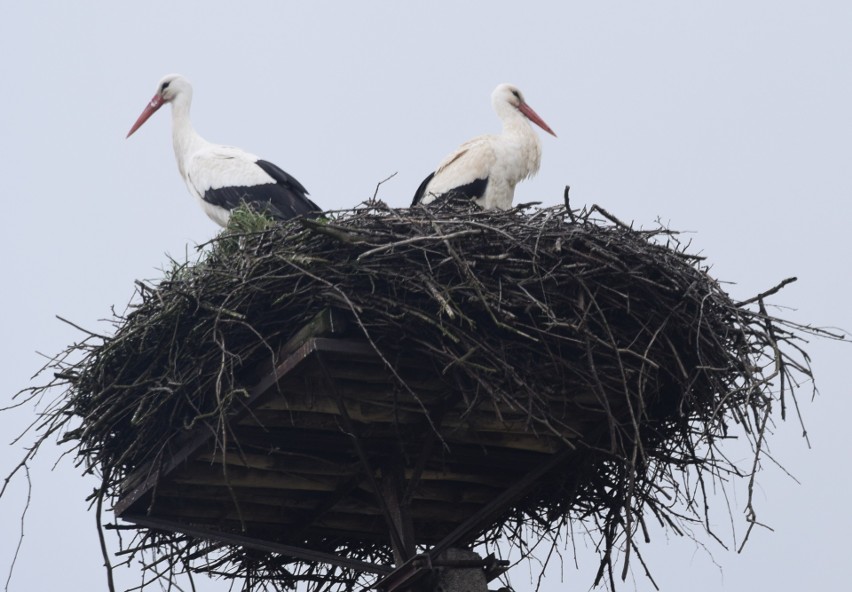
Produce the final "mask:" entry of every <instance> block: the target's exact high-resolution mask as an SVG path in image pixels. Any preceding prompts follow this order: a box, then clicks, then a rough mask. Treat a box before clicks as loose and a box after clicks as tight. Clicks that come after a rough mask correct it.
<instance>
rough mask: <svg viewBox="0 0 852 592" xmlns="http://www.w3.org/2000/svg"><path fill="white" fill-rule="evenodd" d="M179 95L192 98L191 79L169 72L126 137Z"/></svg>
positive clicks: (188, 98) (159, 83) (158, 84)
mask: <svg viewBox="0 0 852 592" xmlns="http://www.w3.org/2000/svg"><path fill="white" fill-rule="evenodd" d="M178 97H181V98H183V99H185V100H191V99H192V85H191V84H190V83H189V80H187V79H186V78H184V77H183V76H181V75H180V74H169V75H167V76H163V78H162V79H161V80H160V82H158V83H157V92H156V93H154V96H153V97H152V98H151V100H150V101H149V102H148V104H147V105H146V106H145V109H144V110H143V111H142V114H141V115H140V116H139V119H137V120H136V123H134V124H133V127H131V128H130V131H129V132H127V136H126V137H128V138H129V137H130V136H131V135H132V134H133V132H135V131H136V130H138V129H139V128H140V127H142V124H143V123H145V122H146V121H148V118H149V117H151V116H152V115H153V114H154V113H156V112H157V109H159V108H160V107H162V106H163V105H165V104H166V103H171V102H172V101H174V100H175V99H177V98H178Z"/></svg>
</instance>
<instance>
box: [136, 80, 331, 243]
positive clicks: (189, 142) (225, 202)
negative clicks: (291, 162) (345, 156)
mask: <svg viewBox="0 0 852 592" xmlns="http://www.w3.org/2000/svg"><path fill="white" fill-rule="evenodd" d="M166 103H171V104H172V143H173V144H174V148H175V157H176V158H177V165H178V170H179V171H180V175H181V177H183V180H184V181H185V182H186V186H187V188H188V189H189V192H190V193H191V194H192V195H193V196H194V197H195V198H197V199H198V201H199V203H200V204H201V207H202V209H204V211H205V212H206V213H207V215H208V216H210V218H211V219H212V220H213V221H214V222H216V223H217V224H219V225H221V226H226V225H227V224H228V219H229V218H230V216H231V210H233V209H234V208H236V207H237V206H238V205H240V203H243V202H245V203H247V204H249V205H252V206H254V207H255V208H256V209H258V210H259V211H262V212H264V213H266V214H268V215H270V216H272V217H273V218H276V219H280V220H288V219H290V218H295V217H296V216H302V215H305V214H311V213H320V212H321V210H320V208H319V207H318V206H317V205H316V204H315V203H314V202H312V201H311V200H310V199H308V197H307V196H308V192H307V191H306V190H305V188H304V187H303V186H302V184H301V183H299V182H298V181H297V180H296V179H294V178H293V177H291V176H290V175H288V174H287V173H285V172H284V171H283V170H282V169H280V168H279V167H277V166H276V165H274V164H272V163H271V162H268V161H266V160H261V159H260V158H258V157H257V156H255V155H254V154H250V153H248V152H245V151H244V150H241V149H239V148H233V147H231V146H221V145H219V144H211V143H210V142H208V141H207V140H205V139H204V138H202V137H201V136H199V135H198V133H197V132H196V131H195V129H194V128H193V127H192V122H191V121H190V120H189V108H190V105H191V104H192V85H190V84H189V81H188V80H187V79H186V78H184V77H183V76H180V75H179V74H169V75H168V76H165V77H164V78H163V79H162V80H160V82H159V83H158V84H157V92H156V94H154V97H153V98H152V99H151V101H150V102H149V103H148V105H147V106H146V107H145V110H144V111H142V114H141V115H140V116H139V119H137V120H136V123H134V124H133V127H132V128H130V131H129V132H127V137H128V138H129V137H130V136H131V134H133V132H135V131H136V130H137V129H139V128H140V127H141V126H142V124H143V123H145V122H146V121H147V120H148V118H149V117H151V115H153V114H154V113H155V112H156V111H157V109H159V108H160V107H162V106H163V105H164V104H166Z"/></svg>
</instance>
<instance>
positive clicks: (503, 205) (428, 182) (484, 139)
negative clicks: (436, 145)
mask: <svg viewBox="0 0 852 592" xmlns="http://www.w3.org/2000/svg"><path fill="white" fill-rule="evenodd" d="M491 105H492V107H494V111H496V112H497V116H498V117H499V118H500V121H502V122H503V133H500V134H494V135H486V136H477V137H476V138H473V139H472V140H469V141H467V142H465V143H464V144H462V145H461V146H459V148H458V150H456V151H455V152H453V153H452V154H450V155H449V156H448V157H446V158H445V159H444V160H443V162H441V164H439V165H438V168H437V169H436V170H435V172H434V173H432V174H431V175H429V176H428V177H426V178H425V179H424V180H423V182H422V183H421V184H420V187H418V188H417V192H416V193H415V194H414V201H413V202H412V204H411V205H416V204H418V203H420V204H428V203H430V202H432V201H434V200H435V199H439V198H441V197H443V196H446V195H449V194H454V195H460V196H465V197H468V198H470V199H472V200H474V201H475V202H476V203H477V204H478V205H479V206H480V207H482V208H484V209H486V210H490V209H495V208H498V209H502V210H507V209H509V208H511V207H512V199H513V198H514V196H515V185H517V184H518V182H520V181H523V180H524V179H526V178H527V177H531V176H533V175H535V174H536V173H537V172H538V167H539V164H540V163H541V142H540V141H539V139H538V134H536V133H535V131H534V130H533V128H532V126H531V125H530V122H531V121H532V122H533V123H535V124H536V125H538V126H539V127H540V128H541V129H543V130H544V131H546V132H547V133H549V134H551V135H552V136H554V137H555V136H556V134H555V133H554V132H553V130H552V129H550V127H548V125H547V124H546V123H544V120H542V118H541V117H539V116H538V114H537V113H536V112H535V111H533V109H532V107H530V106H529V105H527V103H526V101H525V100H524V96H523V95H522V94H521V91H520V90H518V88H517V87H516V86H513V85H511V84H501V85H499V86H498V87H497V88H495V89H494V92H493V93H492V94H491Z"/></svg>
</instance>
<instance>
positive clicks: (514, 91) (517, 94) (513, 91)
mask: <svg viewBox="0 0 852 592" xmlns="http://www.w3.org/2000/svg"><path fill="white" fill-rule="evenodd" d="M512 94H513V95H515V98H516V99H518V100H519V101H520V100H521V93H520V92H518V91H517V90H514V89H512Z"/></svg>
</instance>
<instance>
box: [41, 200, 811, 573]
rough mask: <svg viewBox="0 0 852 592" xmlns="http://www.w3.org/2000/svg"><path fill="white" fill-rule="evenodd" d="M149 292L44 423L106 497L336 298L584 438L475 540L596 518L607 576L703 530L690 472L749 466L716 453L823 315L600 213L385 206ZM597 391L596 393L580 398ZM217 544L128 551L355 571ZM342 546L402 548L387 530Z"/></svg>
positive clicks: (785, 372)
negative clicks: (663, 532)
mask: <svg viewBox="0 0 852 592" xmlns="http://www.w3.org/2000/svg"><path fill="white" fill-rule="evenodd" d="M137 286H138V288H137V291H136V295H135V297H134V300H133V302H132V304H131V306H130V307H129V309H128V311H127V312H126V313H125V314H121V315H116V316H115V318H114V319H113V323H114V329H115V331H114V334H113V335H111V336H101V335H94V334H93V335H91V336H90V337H89V338H88V339H86V340H84V341H83V342H82V343H79V344H75V345H74V346H72V347H71V348H69V351H68V352H65V354H64V355H63V356H61V357H60V358H58V359H57V360H56V362H55V368H58V369H59V372H58V373H57V379H56V380H55V381H53V383H51V385H49V386H51V387H55V386H57V385H60V386H64V387H66V389H65V390H64V391H63V394H62V396H61V397H60V398H59V399H58V400H57V402H56V403H55V404H54V405H53V406H52V407H51V409H50V410H49V412H48V413H47V414H46V416H45V417H46V418H47V419H46V420H45V421H44V423H43V424H42V431H43V433H45V434H48V433H53V432H56V431H65V432H67V433H66V435H65V439H66V440H68V441H71V442H73V445H74V449H75V451H76V453H77V454H78V455H79V458H80V459H81V462H83V463H85V466H86V467H87V468H88V470H90V471H94V472H97V473H98V474H100V475H102V476H103V477H104V483H103V487H102V488H101V490H100V492H98V494H97V496H98V497H99V498H100V500H101V501H103V500H104V499H106V500H107V501H109V500H114V499H115V496H117V495H119V493H120V491H121V486H122V482H123V480H124V479H125V478H126V477H127V475H128V474H130V473H132V472H133V471H134V470H135V469H137V468H138V467H140V466H142V465H143V464H144V463H146V462H149V461H151V460H153V458H154V457H155V456H156V455H157V454H159V453H160V451H161V450H162V446H161V443H162V442H163V441H166V440H168V439H169V438H172V437H173V436H174V435H175V434H176V433H180V432H181V431H184V430H186V429H187V428H188V427H190V426H192V425H193V424H194V423H195V422H197V421H201V420H202V418H210V417H218V418H220V419H221V424H222V425H225V424H226V423H227V417H228V414H229V412H230V410H231V408H232V405H233V404H234V403H233V402H234V401H235V400H238V399H239V397H240V395H241V393H243V392H244V389H245V388H246V387H247V385H246V384H245V383H244V375H245V369H246V368H252V367H254V366H256V365H257V363H258V362H259V361H261V360H264V359H266V358H268V357H269V356H270V355H273V354H274V352H275V351H276V346H277V345H279V344H281V343H282V342H284V341H286V340H287V339H289V338H290V337H292V335H293V333H294V332H295V331H296V330H298V329H299V328H300V327H302V326H303V325H304V324H305V323H306V322H308V321H309V320H310V319H311V318H312V317H313V316H314V315H316V314H317V313H318V312H320V311H322V310H324V309H327V308H329V307H334V308H338V309H343V310H345V311H348V313H349V314H351V316H352V318H353V319H354V321H355V324H356V325H357V327H358V328H359V331H360V332H361V333H362V334H363V335H364V336H365V338H366V339H367V340H368V341H369V342H370V343H371V344H373V346H374V347H375V348H376V349H377V351H378V352H379V353H381V354H382V356H383V358H384V359H392V358H393V356H392V355H389V352H392V351H393V350H399V348H405V350H406V353H407V354H410V355H411V356H413V357H417V356H420V357H422V359H424V360H425V362H424V363H428V365H429V366H430V367H432V368H435V369H438V370H439V372H440V373H441V375H442V376H443V377H444V378H445V379H446V380H448V381H451V382H452V383H453V384H456V385H457V386H458V388H460V389H465V393H466V394H465V401H466V403H467V404H468V405H470V406H471V408H473V407H474V406H476V405H479V404H481V403H482V402H483V401H485V402H486V403H488V402H492V403H493V404H494V406H495V407H501V406H502V407H501V408H506V406H508V407H510V408H512V409H520V410H524V413H525V414H526V416H527V420H528V422H527V423H528V425H529V433H531V434H537V433H546V434H548V435H550V436H553V435H557V436H558V437H559V438H562V439H563V440H564V442H565V443H566V445H570V446H571V447H575V448H576V450H577V451H578V452H577V454H578V456H577V457H576V459H575V462H572V464H571V474H570V475H568V474H566V475H565V476H564V478H561V479H550V480H549V481H548V486H547V487H543V488H541V489H540V490H539V491H538V492H537V494H536V495H533V496H528V497H527V498H525V499H524V500H523V502H522V503H521V504H519V505H517V506H515V507H513V508H508V509H507V511H506V513H505V515H504V516H503V518H502V519H501V521H500V522H499V523H496V524H494V525H492V527H491V528H489V529H488V530H486V531H484V532H482V533H480V536H479V537H478V539H477V540H478V541H479V542H488V543H497V542H499V541H501V540H503V541H508V542H509V543H510V544H511V543H516V544H518V545H519V546H520V544H521V541H519V539H518V537H520V536H522V533H525V534H523V536H550V537H558V536H559V533H560V532H561V529H562V528H563V527H565V525H567V524H568V523H569V521H573V520H578V519H583V520H586V521H587V523H588V524H589V525H590V528H591V530H592V531H593V532H594V531H595V530H596V531H597V532H598V534H599V536H600V539H601V546H600V549H601V556H602V562H601V571H600V572H599V574H598V579H600V578H601V576H603V575H606V574H607V572H609V576H610V577H612V573H611V569H612V567H613V553H614V551H615V550H616V549H619V548H620V549H622V550H626V551H627V555H628V556H629V554H630V551H631V549H635V545H634V539H635V537H637V536H640V538H641V532H642V529H643V528H644V527H643V525H642V524H643V520H644V517H645V516H646V515H649V513H651V514H653V515H655V516H656V517H657V518H658V519H659V520H660V521H661V522H662V523H664V524H667V525H669V526H671V527H672V528H673V529H675V531H678V526H677V524H678V523H679V522H680V521H682V520H687V521H690V520H691V521H695V522H696V523H698V524H706V522H705V520H706V517H705V513H704V505H703V504H704V502H703V500H697V499H696V498H699V497H700V496H702V495H703V494H702V493H700V491H701V490H702V488H701V487H699V488H697V489H696V488H695V487H692V486H684V485H683V484H684V479H686V477H685V476H684V475H685V474H686V473H687V472H691V473H692V474H697V475H698V476H699V477H700V479H703V480H707V479H713V478H716V477H718V476H720V475H722V474H725V475H728V474H734V475H745V476H749V475H751V474H752V473H753V471H754V468H755V467H756V466H757V463H753V462H752V461H751V460H750V461H749V462H748V463H747V464H746V466H744V467H739V466H736V465H733V464H731V463H730V462H729V461H727V460H725V457H724V455H716V454H714V452H715V450H716V446H717V445H718V442H719V440H720V439H722V438H725V437H728V436H729V435H730V432H731V431H732V430H738V431H739V433H741V434H745V435H746V436H747V438H748V439H749V440H750V441H751V442H752V443H753V449H754V453H755V455H756V456H759V455H760V453H761V449H762V446H763V439H764V436H765V434H766V430H767V422H768V420H769V418H770V417H772V414H773V411H774V410H775V409H776V407H781V408H782V409H783V406H784V404H785V400H786V399H785V398H786V397H787V396H788V394H789V393H790V388H791V385H796V384H798V383H799V382H800V379H801V378H802V377H805V378H809V377H810V367H809V365H808V360H807V356H806V355H805V353H804V351H802V350H801V349H800V346H799V345H798V340H799V337H798V334H799V331H800V330H808V328H802V327H796V326H794V325H791V324H789V323H786V322H784V321H783V320H780V319H777V318H773V317H772V316H770V315H768V314H767V312H766V309H765V307H764V304H763V298H764V297H765V296H766V295H767V294H768V293H766V294H762V295H760V296H759V297H755V298H754V299H750V300H747V301H744V302H735V301H733V300H732V299H731V298H730V297H729V296H728V294H726V293H725V291H724V290H722V288H721V287H720V285H719V283H718V282H717V281H716V280H714V279H713V278H712V277H711V276H710V275H709V273H708V270H707V268H706V267H705V266H704V265H703V263H702V259H701V258H700V257H697V256H695V255H691V254H689V253H687V252H685V249H684V248H683V247H682V245H681V244H680V243H679V242H678V240H677V233H675V232H672V231H670V230H668V229H665V228H655V229H653V230H636V229H634V228H632V227H630V226H628V225H625V224H623V223H621V222H620V221H618V220H617V219H615V218H613V217H612V216H609V215H608V214H607V213H606V212H604V211H602V210H600V209H598V208H593V209H591V210H589V211H587V210H584V211H582V212H577V211H571V210H570V209H566V208H565V207H561V206H560V207H550V208H543V209H536V208H529V207H521V208H517V209H515V210H512V211H507V212H500V211H496V212H495V211H481V210H478V209H470V208H459V207H458V206H456V205H452V204H448V205H446V206H444V207H438V208H433V209H427V208H422V207H416V208H412V209H409V210H396V209H391V208H387V207H385V206H383V205H382V204H381V203H373V204H369V205H368V207H364V208H360V209H356V210H352V211H342V212H337V213H332V214H329V215H328V216H327V218H326V219H322V220H296V221H291V222H288V223H284V224H281V225H277V226H273V227H270V228H269V229H266V230H261V231H257V232H243V233H239V232H237V233H234V232H232V233H231V234H227V233H226V234H223V236H222V237H220V238H218V239H217V240H215V241H213V243H212V244H211V245H210V246H209V248H208V249H206V250H205V251H204V254H203V255H202V257H201V258H200V260H199V261H198V262H196V263H194V264H190V263H181V264H175V266H174V268H173V269H172V270H170V271H169V272H168V273H167V276H166V277H165V278H164V279H162V280H161V281H159V282H157V283H142V282H139V283H138V284H137ZM771 292H772V291H770V293H771ZM78 354H82V358H81V359H79V360H78V361H74V362H73V363H72V362H69V361H68V360H70V359H72V358H73V356H74V355H78ZM793 374H798V376H797V377H796V379H795V380H793V376H792V375H793ZM580 393H582V394H583V396H584V397H585V398H584V399H583V400H582V402H580V400H579V398H578V399H577V400H573V399H572V397H574V396H575V395H578V394H580ZM554 401H559V402H560V403H559V404H558V405H555V406H554V404H553V402H554ZM779 403H780V405H778V404H779ZM583 414H584V415H583ZM578 415H582V419H583V420H584V421H583V422H582V425H583V426H584V428H583V429H582V430H580V431H578V428H577V422H576V419H577V417H578ZM749 503H750V501H749ZM305 543H306V544H307V545H311V544H313V545H315V546H318V547H322V546H323V544H326V543H327V541H326V542H325V543H324V542H323V541H306V542H305ZM527 544H528V545H529V542H528V541H527ZM205 545H206V543H204V542H203V541H199V540H194V539H192V538H191V537H186V536H184V535H174V534H169V533H163V532H156V531H150V532H149V531H144V530H143V531H142V533H141V536H140V537H137V539H135V540H134V542H132V543H127V544H126V546H127V549H125V552H126V553H130V554H131V555H132V553H133V552H134V551H135V552H138V553H142V552H143V551H144V550H146V549H153V552H154V554H155V558H154V559H152V560H151V561H150V563H149V564H150V565H152V566H157V567H156V568H155V569H156V570H160V571H159V572H158V573H168V574H171V575H173V574H174V573H175V572H176V571H181V570H184V569H186V570H195V571H207V572H209V573H214V574H220V575H226V576H228V577H249V578H251V582H252V583H253V585H254V584H255V583H256V584H257V585H258V586H263V585H266V586H272V587H273V588H274V587H279V586H280V587H286V586H290V585H293V584H294V583H296V582H299V581H308V582H313V583H317V582H325V583H328V581H329V580H331V581H333V583H334V584H336V585H342V586H344V587H346V586H351V585H352V584H354V583H355V581H356V580H357V578H358V574H357V573H351V572H346V573H344V572H340V571H335V570H331V569H329V570H325V569H324V568H323V567H322V566H319V565H308V564H300V563H297V562H295V563H294V562H292V561H290V560H288V559H287V558H279V557H276V556H274V555H272V554H262V553H261V554H259V553H257V552H254V551H247V550H245V549H241V548H239V547H232V548H226V549H224V550H223V549H222V548H211V549H210V550H209V553H208V552H205V549H206V547H205ZM333 546H334V548H333V549H326V550H328V551H334V552H337V553H345V554H348V555H349V556H352V557H357V558H359V559H363V560H366V561H380V562H387V561H388V559H389V550H388V547H387V545H377V544H376V543H375V541H358V540H348V541H339V540H338V541H335V542H334V545H333ZM530 546H532V545H530ZM524 548H528V547H524ZM164 565H165V566H167V569H166V568H163V566H164Z"/></svg>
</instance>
